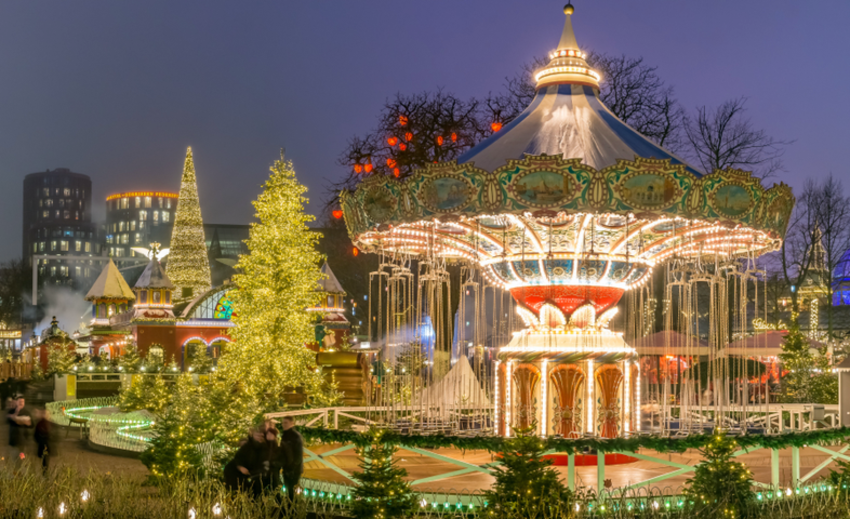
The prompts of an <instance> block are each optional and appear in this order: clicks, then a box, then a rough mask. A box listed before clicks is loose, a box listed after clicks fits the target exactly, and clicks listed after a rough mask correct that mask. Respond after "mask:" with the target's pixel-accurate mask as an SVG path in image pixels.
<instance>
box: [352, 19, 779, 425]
mask: <svg viewBox="0 0 850 519" xmlns="http://www.w3.org/2000/svg"><path fill="white" fill-rule="evenodd" d="M564 12H565V14H566V22H565V25H564V29H563V33H562V35H561V38H560V41H559V43H558V45H557V47H556V48H555V49H554V50H553V51H552V52H551V53H550V54H549V62H548V64H547V65H546V66H544V67H543V68H541V69H539V70H538V71H536V73H535V75H534V79H535V80H536V84H537V90H536V95H535V97H534V99H533V100H532V102H531V104H530V105H529V106H528V107H527V108H526V110H525V111H524V112H523V113H522V114H521V115H519V116H518V117H517V118H516V119H514V120H513V121H512V122H510V123H509V124H506V125H505V126H504V127H503V128H501V129H500V130H499V131H497V132H495V133H494V134H493V135H492V136H491V137H489V138H488V139H486V140H484V141H483V142H481V143H480V144H478V145H477V146H475V147H474V148H472V149H470V150H469V151H468V152H466V153H465V154H464V155H463V156H461V157H460V158H459V159H458V160H456V161H451V162H444V163H436V164H433V165H430V166H429V167H427V168H425V169H423V170H420V171H418V172H416V173H415V174H413V175H412V176H410V177H408V178H405V179H396V178H392V177H388V176H383V175H372V176H367V177H365V178H364V179H363V181H362V183H361V184H360V185H359V187H358V188H357V189H356V190H355V191H353V192H345V193H343V194H342V202H341V204H342V208H343V211H344V215H345V222H346V225H347V228H348V231H349V234H350V236H351V238H352V240H353V241H354V243H355V244H356V246H357V247H359V248H360V249H362V250H363V251H366V252H371V253H375V254H380V255H381V269H380V270H379V271H378V272H376V273H375V274H374V285H375V288H374V290H373V294H374V295H373V297H381V298H383V300H382V301H381V302H380V303H379V304H378V306H377V307H376V308H377V314H373V315H372V316H370V321H369V322H370V324H372V323H374V324H373V326H376V327H379V330H377V333H378V334H379V335H380V336H381V337H385V340H384V341H383V343H382V348H383V358H384V359H385V362H386V365H387V366H388V367H387V368H386V372H387V373H388V374H391V375H394V376H395V380H396V381H397V385H396V386H392V387H390V386H391V384H389V383H388V384H385V388H384V396H385V401H384V404H385V405H393V406H397V412H396V413H395V414H394V415H393V416H395V417H396V419H398V417H399V416H403V418H404V419H405V420H409V421H416V420H420V421H427V420H429V417H431V416H435V415H438V416H446V409H445V407H446V406H447V405H448V406H450V407H452V406H453V411H452V412H450V413H448V414H449V415H452V413H454V414H456V415H464V416H467V417H470V416H472V417H475V416H477V417H479V419H478V420H477V421H476V420H474V419H473V420H472V423H476V424H477V427H478V428H479V431H480V433H481V434H497V435H502V436H510V435H512V434H514V432H513V431H515V430H534V431H535V432H537V433H538V434H539V435H541V436H553V435H560V436H563V437H580V436H598V437H605V438H613V437H620V436H625V435H629V434H632V433H634V432H636V431H639V430H640V429H641V423H642V417H641V399H642V395H641V383H640V381H641V370H640V366H641V365H640V362H639V359H638V351H637V350H636V349H635V348H634V347H632V346H630V345H629V344H628V343H627V341H626V339H633V338H635V337H638V338H639V337H642V336H645V335H647V334H648V333H650V331H651V328H652V323H650V322H649V320H650V316H651V315H653V314H654V313H655V312H654V311H652V308H654V307H652V306H651V305H655V304H662V303H660V302H658V301H655V300H654V298H653V295H652V292H651V291H650V290H649V287H648V286H647V281H648V280H649V279H650V276H651V275H652V273H653V270H658V269H661V270H662V272H663V275H664V276H665V278H664V279H665V291H666V292H665V293H666V296H667V297H665V300H664V303H663V304H665V305H668V306H669V307H665V308H664V312H663V315H664V323H663V327H664V329H665V330H668V331H670V332H675V333H676V334H679V335H681V336H682V343H683V344H689V345H690V344H693V346H692V347H693V348H694V351H693V352H683V353H682V355H683V356H688V355H689V354H690V356H691V357H693V356H696V357H700V356H703V357H707V362H705V363H703V368H702V369H703V370H707V371H708V373H691V374H688V372H685V373H684V374H683V375H682V376H683V377H684V378H685V379H686V381H687V379H688V377H690V380H691V383H692V384H694V385H695V387H694V388H693V390H692V395H693V397H692V398H690V399H689V400H688V401H689V403H691V404H693V405H695V406H712V407H713V408H714V409H716V410H717V411H719V412H722V411H723V406H724V405H725V406H726V407H727V408H728V406H730V405H731V404H732V403H733V399H732V395H731V394H728V395H725V396H724V395H721V394H720V393H722V391H720V389H718V390H717V394H716V395H714V396H713V397H712V400H711V402H708V401H705V402H703V401H700V395H701V393H702V392H701V391H700V390H699V387H696V386H698V384H699V381H700V380H714V381H721V380H724V379H728V377H729V375H730V373H735V371H734V364H735V362H737V361H736V360H735V358H733V357H730V356H729V355H727V354H726V353H724V349H723V346H725V344H726V343H727V342H728V340H727V339H728V336H729V327H730V326H733V325H734V323H732V324H730V323H728V322H726V320H724V319H719V318H718V316H720V315H723V312H727V313H728V312H729V311H730V305H740V306H739V308H743V309H744V315H746V305H747V301H751V300H752V297H753V290H761V289H758V288H756V289H753V288H752V286H753V280H754V279H756V280H758V279H760V278H759V277H758V272H759V271H758V268H757V263H756V258H757V257H758V256H760V255H761V254H763V253H766V252H770V251H775V250H777V249H778V248H779V247H780V245H781V242H782V239H783V237H784V234H785V230H786V226H787V224H788V220H789V216H790V213H791V210H792V208H793V205H794V198H793V196H792V194H791V191H790V189H789V188H788V187H787V186H785V185H784V184H780V185H776V186H773V187H770V188H766V187H764V186H762V184H761V182H760V180H759V179H758V178H755V177H753V176H752V175H751V174H750V173H747V172H744V171H738V170H732V169H730V170H726V171H720V170H718V171H714V172H708V173H706V172H702V171H700V170H699V169H697V168H695V167H693V166H691V165H689V164H687V163H686V162H685V161H684V160H682V159H681V158H679V157H677V156H676V155H674V154H672V153H671V152H669V151H667V150H665V149H664V148H662V147H659V146H658V145H656V144H655V143H653V142H652V141H650V140H649V139H647V138H646V137H644V136H642V135H641V134H639V133H637V132H636V131H635V130H633V129H632V128H631V127H629V126H628V125H626V124H625V123H624V122H622V121H621V120H619V119H618V118H617V117H616V116H615V115H614V114H613V113H612V112H611V111H610V110H608V109H607V108H606V107H605V106H604V105H603V104H602V102H601V101H600V98H599V84H600V82H601V81H604V79H605V78H603V77H601V76H600V74H599V73H597V72H596V71H594V70H593V69H592V68H591V67H590V66H589V65H588V63H587V61H586V54H585V53H584V52H583V51H582V49H581V48H580V47H579V45H578V43H577V41H576V38H575V36H574V32H573V28H572V22H571V15H572V14H573V8H572V6H570V5H568V6H567V7H566V8H565V9H564ZM457 262H459V263H461V264H462V265H463V268H462V271H463V273H464V274H463V276H462V278H461V281H460V284H459V286H458V285H457V284H456V286H450V285H451V283H450V276H449V274H448V273H447V268H448V265H450V264H452V263H457ZM755 285H756V286H758V281H756V282H755ZM730 287H733V288H734V287H737V289H735V290H733V288H730ZM747 287H750V288H749V290H750V292H749V294H748V293H747ZM470 288H471V289H472V290H473V291H474V292H475V293H476V294H482V296H481V297H477V298H476V299H475V300H476V301H479V300H480V301H479V302H477V303H475V304H476V308H475V309H474V311H472V312H471V313H472V314H475V315H476V316H478V317H474V319H479V318H480V320H481V321H482V322H486V321H487V318H488V317H487V316H490V318H491V319H492V316H493V315H495V314H498V317H500V318H501V317H502V316H503V315H504V312H503V308H502V307H500V308H499V309H497V310H495V311H492V310H489V307H490V303H488V302H487V298H486V297H484V295H486V294H488V293H489V294H491V298H493V300H494V301H495V300H498V299H499V297H498V296H494V295H492V294H496V293H497V292H498V293H505V294H506V293H509V294H510V295H511V296H512V298H513V302H512V303H511V304H510V305H502V306H503V307H508V306H510V307H511V309H512V312H513V313H514V315H516V316H518V318H519V320H520V321H521V323H522V325H523V328H522V329H519V330H508V331H507V332H506V333H505V334H504V338H505V341H504V342H502V343H501V344H498V345H496V346H495V347H494V348H492V349H493V351H492V352H491V353H490V354H489V355H488V354H487V351H486V350H487V349H488V348H486V345H484V344H483V342H482V341H481V340H479V339H478V338H473V340H469V339H467V338H463V337H461V336H462V334H463V328H464V327H463V326H461V323H460V322H458V324H457V328H459V329H460V330H459V331H457V333H456V340H455V341H454V343H455V345H454V346H450V345H446V344H442V343H441V341H440V340H439V339H433V338H432V339H429V338H428V337H426V335H427V333H425V332H423V331H422V330H423V328H427V327H423V326H422V324H423V322H424V321H425V320H427V321H428V322H429V323H430V328H428V329H430V330H431V331H432V334H433V332H436V335H437V336H439V335H440V331H441V330H446V329H450V328H448V327H449V326H450V325H451V324H452V322H453V320H454V319H455V316H453V315H450V313H449V312H448V311H447V308H446V303H445V301H446V300H447V296H446V293H447V292H450V291H452V290H466V291H467V292H466V293H467V295H468V294H469V290H470ZM490 289H492V291H490V292H488V290H490ZM730 291H731V292H730ZM758 297H762V295H761V293H759V294H758ZM500 304H501V303H500ZM493 305H495V303H493ZM732 310H735V309H732ZM618 312H620V314H621V315H619V316H618V315H617V314H618ZM733 313H734V314H735V315H737V313H736V312H733ZM482 316H483V317H482ZM700 316H702V317H700ZM742 319H743V318H742ZM460 320H463V317H461V318H460V319H459V321H460ZM612 323H617V326H616V327H614V326H612ZM491 324H492V325H493V326H496V324H494V323H491ZM613 328H617V329H613ZM370 333H372V332H371V331H370ZM476 333H477V332H476ZM624 334H625V336H624ZM478 335H482V334H480V333H479V334H478ZM697 338H699V339H700V340H697ZM429 340H430V342H429ZM411 344H414V345H416V347H415V348H414V351H415V354H416V355H421V356H422V363H421V365H422V366H424V367H423V368H422V369H417V370H410V369H405V370H404V372H403V373H402V371H401V370H399V369H396V367H397V366H398V365H400V364H398V363H400V362H401V360H399V359H401V358H402V357H405V356H408V355H409V352H410V345H411ZM423 344H425V345H426V347H422V346H421V345H423ZM688 347H691V346H688ZM741 353H742V355H744V356H745V357H744V358H746V355H747V352H745V351H744V352H741ZM394 363H396V364H394ZM458 363H460V365H461V366H463V368H462V369H463V371H464V373H466V375H465V376H464V377H463V379H464V381H461V382H459V383H458V384H459V385H463V384H468V383H469V382H468V381H469V379H470V378H473V377H474V384H475V385H477V388H476V389H475V390H470V391H467V392H466V393H468V394H469V395H472V396H471V397H469V398H465V397H463V395H462V394H461V393H463V392H457V391H456V392H455V393H456V394H461V397H458V398H456V399H455V401H454V402H446V401H440V402H437V401H434V400H433V399H431V397H430V395H432V394H433V393H434V392H433V391H429V387H432V386H435V385H437V384H439V383H440V382H441V380H443V379H451V377H449V374H451V372H452V371H454V370H455V368H454V367H453V366H457V365H458ZM467 364H469V366H467ZM394 366H395V367H394ZM385 378H387V379H389V378H390V377H385ZM455 378H460V377H455ZM721 386H723V384H722V383H719V382H718V383H717V387H718V388H720V387H721ZM441 393H445V392H441ZM440 406H442V407H443V408H442V409H439V410H438V411H435V410H434V408H435V407H440ZM435 413H436V414H435ZM467 423H470V421H469V420H467Z"/></svg>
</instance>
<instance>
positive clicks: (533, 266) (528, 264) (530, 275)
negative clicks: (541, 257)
mask: <svg viewBox="0 0 850 519" xmlns="http://www.w3.org/2000/svg"><path fill="white" fill-rule="evenodd" d="M512 263H513V267H514V270H516V272H517V274H519V275H520V277H522V278H523V279H524V280H525V282H526V283H534V282H542V281H543V277H542V276H541V275H540V263H538V262H537V260H526V261H514V262H512Z"/></svg>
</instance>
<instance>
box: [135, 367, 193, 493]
mask: <svg viewBox="0 0 850 519" xmlns="http://www.w3.org/2000/svg"><path fill="white" fill-rule="evenodd" d="M155 378H159V377H155ZM204 401H205V399H204V398H203V391H200V390H199V388H198V387H197V386H195V384H194V382H193V381H192V377H191V376H190V375H186V374H183V375H181V376H180V377H179V378H178V379H177V384H176V385H175V387H174V391H173V396H172V399H171V402H170V405H168V406H166V407H165V410H164V411H163V412H162V415H161V416H160V417H159V418H158V419H157V420H156V422H155V423H154V427H153V430H154V433H155V435H156V436H155V437H154V439H153V440H152V441H151V442H150V447H148V449H147V450H146V451H145V452H143V453H142V455H141V458H140V459H141V460H142V463H144V464H145V466H146V467H148V469H149V470H150V471H151V474H152V475H153V476H154V477H155V478H165V479H169V478H173V477H180V476H183V475H185V474H186V473H188V472H190V471H197V470H200V469H201V468H202V461H203V459H202V456H201V453H200V451H199V450H198V448H197V446H198V445H199V444H200V443H202V442H203V441H204V439H205V436H206V434H207V432H208V431H206V430H205V429H204V427H205V425H207V424H208V422H207V421H205V420H203V418H202V417H203V416H204V415H205V411H207V409H206V406H205V405H203V404H204Z"/></svg>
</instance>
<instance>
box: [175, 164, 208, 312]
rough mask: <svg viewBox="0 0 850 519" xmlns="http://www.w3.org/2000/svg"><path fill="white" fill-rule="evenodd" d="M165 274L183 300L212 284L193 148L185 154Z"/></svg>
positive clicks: (203, 290)
mask: <svg viewBox="0 0 850 519" xmlns="http://www.w3.org/2000/svg"><path fill="white" fill-rule="evenodd" d="M165 272H166V274H168V277H169V278H170V279H171V282H172V283H174V285H175V286H176V287H177V288H178V289H179V290H178V291H176V292H175V296H176V297H177V298H180V299H190V298H192V297H197V296H198V295H200V294H202V293H204V292H206V291H207V290H209V289H210V285H211V284H212V283H211V281H210V263H209V258H208V256H207V247H206V244H205V240H204V220H203V218H202V217H201V203H200V200H198V183H197V178H196V177H195V161H194V160H193V158H192V148H188V149H187V150H186V163H185V164H184V165H183V178H182V179H181V181H180V198H179V199H178V200H177V212H176V214H175V215H174V230H173V231H172V232H171V252H169V254H168V265H167V266H166V269H165Z"/></svg>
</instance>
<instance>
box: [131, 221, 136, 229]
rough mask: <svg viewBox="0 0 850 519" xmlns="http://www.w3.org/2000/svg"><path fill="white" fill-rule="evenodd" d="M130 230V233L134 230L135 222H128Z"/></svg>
mask: <svg viewBox="0 0 850 519" xmlns="http://www.w3.org/2000/svg"><path fill="white" fill-rule="evenodd" d="M130 230H131V231H135V230H136V220H130Z"/></svg>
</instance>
